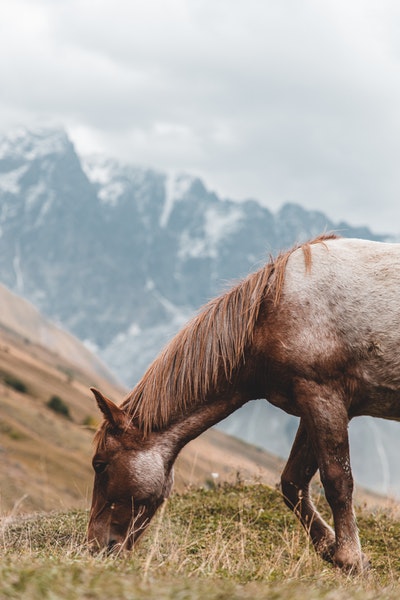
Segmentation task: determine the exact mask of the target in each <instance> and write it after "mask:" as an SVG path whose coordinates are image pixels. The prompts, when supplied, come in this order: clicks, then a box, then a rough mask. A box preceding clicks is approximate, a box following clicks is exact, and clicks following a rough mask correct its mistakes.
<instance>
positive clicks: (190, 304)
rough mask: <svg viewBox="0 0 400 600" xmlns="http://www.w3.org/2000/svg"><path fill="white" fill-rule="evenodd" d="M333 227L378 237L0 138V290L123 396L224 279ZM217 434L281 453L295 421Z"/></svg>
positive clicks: (52, 134)
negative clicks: (120, 386)
mask: <svg viewBox="0 0 400 600" xmlns="http://www.w3.org/2000/svg"><path fill="white" fill-rule="evenodd" d="M331 230H336V231H338V232H340V233H341V234H342V235H346V236H353V237H364V238H370V239H382V238H381V236H376V235H373V233H372V232H371V231H370V230H369V229H367V228H357V227H351V226H350V225H348V224H346V223H333V222H331V221H330V220H329V219H328V218H327V217H326V216H325V215H324V214H323V213H321V212H318V211H307V210H304V209H303V208H302V207H300V206H298V205H295V204H287V205H285V206H283V207H282V208H281V210H279V211H278V212H277V213H275V214H274V213H272V212H271V211H269V210H268V209H267V208H266V207H264V206H262V205H261V204H260V203H259V202H257V201H256V200H245V201H243V202H233V201H231V200H228V199H221V198H219V197H218V196H217V194H215V193H213V192H212V191H210V190H209V189H207V187H206V186H205V184H204V183H203V182H202V181H201V180H200V179H198V178H196V177H192V176H191V175H189V174H184V173H172V174H168V175H167V174H165V173H162V172H159V171H155V170H152V169H145V168H142V167H138V166H134V165H126V164H121V163H120V162H118V161H115V160H111V159H109V158H105V157H85V158H82V157H80V156H78V155H77V153H76V151H75V149H74V146H73V144H72V143H71V141H70V140H69V139H68V137H67V135H66V134H65V132H63V131H58V130H47V129H43V130H35V131H28V130H24V129H21V130H19V131H17V132H14V133H12V134H10V135H8V136H5V137H3V138H2V139H1V140H0V282H2V283H4V284H5V285H7V286H8V287H9V288H10V289H12V290H13V291H15V292H17V293H19V294H20V295H22V296H24V297H25V298H27V299H28V300H30V301H31V302H32V303H33V304H35V305H36V306H37V307H38V308H39V309H40V310H41V311H42V312H43V313H44V314H45V315H46V316H48V317H51V318H52V319H53V320H55V321H58V322H60V323H61V324H62V325H63V326H64V327H65V328H67V329H68V330H70V331H71V332H72V333H73V334H75V335H76V336H77V337H79V338H80V339H81V340H84V341H85V342H86V343H87V344H88V345H89V346H90V347H91V348H92V349H93V348H94V349H95V350H96V352H97V353H98V354H99V356H100V357H101V358H102V359H103V360H104V361H105V362H106V363H107V364H108V365H109V366H110V367H111V368H112V369H113V370H114V372H115V373H116V374H117V375H118V376H119V377H120V379H121V380H123V381H124V382H125V383H126V384H128V385H133V384H134V383H135V381H137V379H138V378H139V377H140V376H141V374H142V373H143V371H144V369H145V368H146V366H147V365H148V364H149V362H150V361H151V360H152V359H153V358H154V356H155V355H156V354H157V353H158V351H159V350H160V348H161V346H162V345H163V344H164V343H165V342H167V340H168V339H169V338H170V337H171V335H172V334H173V333H174V332H175V331H176V330H177V329H178V328H179V327H181V326H182V324H183V323H184V322H185V321H186V320H187V318H189V317H190V316H191V315H192V314H193V313H194V311H195V310H197V309H198V308H199V307H200V306H201V305H202V304H203V303H204V302H205V301H207V300H208V299H210V298H211V297H213V296H215V295H216V294H218V293H220V292H221V291H223V290H224V289H225V288H226V287H227V284H228V283H229V282H231V281H233V280H237V279H238V278H240V277H242V276H244V275H246V274H247V273H248V272H250V271H252V270H255V269H256V268H258V267H259V266H260V265H261V264H263V263H264V262H265V261H266V260H267V259H268V257H269V255H270V254H274V253H276V252H277V251H278V250H280V249H282V248H285V247H289V246H291V245H292V244H293V243H295V242H299V241H302V240H305V239H308V238H311V237H313V236H315V235H318V234H320V233H321V232H323V231H331ZM260 407H261V408H260ZM259 411H261V413H262V414H263V413H264V412H266V413H267V414H266V417H267V418H263V419H262V420H261V419H260V418H259V417H260V414H261V413H260V414H259ZM244 423H245V425H244ZM261 423H262V424H261ZM221 426H222V427H223V428H225V429H226V430H227V431H230V432H234V433H237V434H238V435H240V436H241V437H246V439H247V440H248V441H251V442H253V443H256V444H258V445H260V446H264V447H266V448H267V449H269V450H272V451H276V452H278V453H279V454H285V453H287V449H288V447H289V446H290V443H291V441H292V439H293V430H294V428H295V421H294V420H291V419H290V418H288V417H287V416H286V415H284V414H283V413H281V412H279V413H277V412H276V411H275V410H274V409H273V408H272V407H270V406H269V405H267V404H266V403H258V404H249V405H248V406H247V407H245V408H244V409H243V413H235V415H233V416H232V417H231V418H230V419H229V420H228V421H227V422H226V423H223V424H222V425H221ZM365 427H366V429H365V431H367V430H368V431H372V429H371V428H369V429H368V427H369V426H368V427H367V426H365ZM377 427H378V429H379V432H381V431H384V430H383V429H381V427H382V426H381V424H380V423H379V422H378V425H377ZM376 431H377V430H376V429H374V430H373V431H372V433H371V436H372V438H373V439H372V438H371V439H372V441H371V448H372V450H371V453H372V454H373V455H374V457H376V456H380V457H384V458H383V459H382V460H383V461H384V462H385V461H386V462H385V473H386V475H385V478H386V479H385V484H384V485H387V487H388V488H391V489H392V488H393V489H394V488H396V490H397V491H398V493H400V470H399V469H398V465H397V464H396V462H397V461H396V460H394V461H392V462H393V464H392V463H391V462H390V458H389V457H390V456H397V453H398V451H397V449H396V452H394V450H393V448H392V446H393V444H392V442H390V444H391V445H390V448H387V447H386V445H385V444H386V442H387V440H389V439H390V440H392V436H391V434H390V435H386V434H383V435H382V437H381V438H379V444H378V441H377V440H378V437H377V433H376ZM385 431H386V430H385ZM379 435H381V434H380V433H379ZM381 442H382V443H381ZM378 446H379V452H378V450H377V448H378ZM382 448H383V450H382ZM362 454H363V456H364V455H365V449H363V451H362ZM355 462H357V460H356V461H355ZM389 463H390V464H389ZM382 464H383V463H382ZM388 465H389V466H388ZM376 471H377V472H376V473H375V474H372V473H370V472H369V471H368V472H367V471H365V473H364V472H361V470H360V479H361V481H362V482H363V483H364V484H365V483H366V484H368V485H369V486H370V487H374V486H375V488H377V487H378V488H380V489H382V485H383V484H382V480H380V479H379V473H380V471H379V469H377V470H376ZM388 472H389V474H390V475H389V484H387V481H388V477H387V473H388Z"/></svg>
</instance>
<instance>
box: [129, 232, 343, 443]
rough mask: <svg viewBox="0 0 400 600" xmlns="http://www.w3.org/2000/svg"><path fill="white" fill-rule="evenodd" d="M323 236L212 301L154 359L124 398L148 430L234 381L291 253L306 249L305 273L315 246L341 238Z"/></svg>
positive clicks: (276, 295) (163, 424) (160, 426)
mask: <svg viewBox="0 0 400 600" xmlns="http://www.w3.org/2000/svg"><path fill="white" fill-rule="evenodd" d="M336 238H337V236H336V235H334V234H329V235H321V236H319V237H317V238H315V239H313V240H311V241H309V242H306V243H305V244H301V245H297V246H295V247H293V248H292V249H291V250H288V251H286V252H283V253H280V254H279V255H278V256H277V257H276V258H275V259H270V261H269V262H268V263H267V264H266V265H265V266H264V267H262V268H261V269H259V270H258V271H256V272H255V273H252V274H251V275H249V276H248V277H246V278H245V279H244V280H243V281H241V282H240V283H239V284H238V285H236V286H235V287H233V288H232V289H231V290H229V291H228V292H226V293H225V294H222V295H221V296H219V297H217V298H215V299H213V300H211V301H210V302H208V303H207V304H206V305H205V306H204V307H203V308H202V310H201V312H200V313H199V314H197V316H195V317H194V318H193V319H191V320H190V321H189V322H188V323H187V325H186V326H185V327H184V328H183V329H182V330H181V331H180V332H178V333H177V334H176V335H175V337H174V338H173V339H172V340H171V341H170V342H169V344H167V346H166V347H165V348H164V350H163V351H162V352H161V353H160V354H159V356H158V357H157V358H156V359H155V360H154V361H153V363H152V364H151V365H150V367H149V368H148V369H147V371H146V373H145V374H144V376H143V377H142V379H141V380H140V381H139V382H138V384H137V385H136V386H135V388H134V389H133V390H132V391H131V392H130V393H129V394H128V396H127V397H126V399H125V400H124V401H123V403H122V405H121V408H123V409H124V410H125V411H126V412H127V413H128V414H129V415H130V416H131V417H132V421H134V423H135V425H137V426H138V427H139V428H140V429H141V430H142V431H143V433H144V434H147V433H149V432H150V431H153V430H160V429H163V428H165V427H166V426H167V425H168V423H169V422H170V421H171V419H173V418H174V416H176V415H179V414H182V413H184V412H185V411H186V410H187V409H188V408H190V407H193V406H196V405H200V404H201V403H203V402H204V401H205V399H206V396H207V394H208V392H209V391H210V390H211V389H215V388H216V387H217V385H218V382H219V381H220V379H221V377H225V379H226V380H227V381H230V380H231V379H232V377H233V374H234V372H235V371H236V370H237V368H238V367H239V366H240V365H241V364H242V363H243V359H244V356H245V351H246V349H247V348H248V346H249V344H250V343H251V340H252V336H253V332H254V328H255V325H256V322H257V319H258V316H259V312H260V307H261V305H262V302H263V301H264V300H265V299H266V298H267V297H269V298H270V299H271V300H272V302H273V304H274V305H277V304H278V303H279V300H280V297H281V293H282V289H283V284H284V279H285V269H286V265H287V262H288V260H289V258H290V256H291V254H292V253H293V252H294V251H295V250H298V249H299V248H301V249H302V251H303V253H304V262H305V269H306V272H309V270H310V269H311V248H310V247H311V245H313V244H317V243H323V242H325V241H327V240H330V239H336Z"/></svg>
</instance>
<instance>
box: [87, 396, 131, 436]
mask: <svg viewBox="0 0 400 600" xmlns="http://www.w3.org/2000/svg"><path fill="white" fill-rule="evenodd" d="M90 390H91V391H92V392H93V395H94V397H95V398H96V402H97V405H98V407H99V409H100V410H101V412H102V413H103V415H104V418H105V419H106V420H107V421H108V422H109V423H110V424H111V425H112V426H113V427H117V428H118V429H125V428H126V427H127V426H128V425H129V417H128V415H127V414H126V413H125V412H124V411H123V410H122V409H121V408H119V407H118V406H117V405H116V404H114V402H113V401H112V400H110V399H109V398H107V397H106V396H103V394H102V393H101V392H99V390H96V388H90Z"/></svg>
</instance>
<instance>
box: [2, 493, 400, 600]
mask: <svg viewBox="0 0 400 600" xmlns="http://www.w3.org/2000/svg"><path fill="white" fill-rule="evenodd" d="M86 519H87V514H86V513H85V512H82V511H75V512H69V513H64V514H60V513H58V514H53V515H43V516H36V517H31V518H25V519H22V518H21V517H20V518H19V519H17V520H16V521H13V520H9V521H8V522H7V521H5V522H3V525H2V529H1V531H0V548H1V553H2V561H1V563H0V581H1V584H0V597H1V598H21V597H27V598H28V597H29V598H30V599H32V600H35V599H36V598H37V599H39V598H40V599H41V600H42V599H46V598H49V599H50V598H51V599H52V600H53V599H54V600H56V599H59V598H60V599H61V598H66V599H75V598H113V599H117V598H121V599H136V598H137V599H142V598H143V599H144V598H147V599H150V600H151V599H156V598H157V600H167V599H170V598H171V599H172V598H174V599H182V600H183V599H185V598H191V599H197V598H199V599H200V598H202V599H203V598H208V599H210V600H214V599H215V600H216V599H218V600H224V599H228V598H229V599H230V600H235V599H236V598H243V599H250V598H251V599H252V600H262V599H264V598H265V599H266V598H269V599H270V598H272V599H276V600H283V599H285V600H292V599H293V600H294V599H295V598H296V600H298V599H299V598H307V599H311V600H312V599H316V600H319V599H326V600H342V599H343V600H344V599H348V598H354V599H356V600H357V599H358V598H359V599H361V598H362V599H365V600H372V598H376V597H378V598H387V599H390V600H392V599H393V600H394V599H396V600H397V598H398V597H399V595H400V584H399V578H400V523H399V522H398V521H397V520H395V519H393V518H391V516H390V515H389V514H388V513H387V512H381V513H379V514H376V515H372V514H370V513H368V514H365V515H362V514H360V515H359V522H360V529H361V532H362V537H363V545H364V548H365V550H366V551H367V552H368V553H369V555H370V558H371V560H372V564H373V568H372V570H371V572H370V573H369V574H368V575H367V576H364V577H358V578H349V577H346V576H345V575H343V574H341V573H340V572H338V571H337V569H335V568H333V567H331V566H330V565H327V564H325V563H323V562H322V561H321V560H320V559H319V558H318V557H317V556H316V555H315V553H314V552H313V550H312V549H311V548H310V547H309V545H308V542H307V539H306V536H305V534H304V532H303V530H302V529H301V527H300V526H299V525H298V523H297V521H296V520H295V519H294V518H293V517H292V516H291V515H290V514H289V512H288V511H287V509H285V507H284V506H283V503H282V499H281V498H280V495H279V493H278V492H276V491H274V490H271V489H270V488H267V487H266V486H262V485H255V486H251V487H247V486H244V485H240V484H239V485H231V486H223V487H218V488H216V489H214V490H208V491H206V490H193V491H190V492H188V493H187V494H184V495H175V496H173V497H172V498H171V500H170V501H169V503H168V504H167V505H166V506H165V509H164V510H163V511H161V512H160V513H159V516H158V519H156V520H155V523H154V525H153V526H152V528H151V531H150V533H149V534H148V535H147V537H146V538H145V539H144V540H143V542H142V544H141V545H140V546H139V547H138V548H137V549H136V550H135V552H133V553H131V554H129V555H127V556H121V557H118V558H113V557H106V556H102V555H99V556H95V557H93V556H91V555H89V554H88V553H87V550H86V547H85V543H84V535H85V528H86Z"/></svg>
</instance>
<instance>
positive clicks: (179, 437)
mask: <svg viewBox="0 0 400 600" xmlns="http://www.w3.org/2000/svg"><path fill="white" fill-rule="evenodd" d="M247 400H248V398H244V397H243V396H241V395H240V394H238V393H234V394H232V395H230V396H229V397H227V396H223V397H221V398H218V399H217V400H215V399H214V400H213V401H212V402H208V403H206V404H203V405H201V406H197V407H196V408H195V409H194V410H193V411H192V412H190V413H187V414H185V415H183V416H182V417H181V418H180V419H179V420H178V421H175V422H174V423H171V424H170V425H169V426H168V427H167V428H166V429H165V430H163V431H162V432H160V438H161V441H162V443H163V444H165V445H166V446H167V447H168V448H169V452H170V454H171V456H172V458H173V460H175V458H176V457H177V456H178V454H179V452H180V451H181V450H182V448H183V447H184V446H185V445H186V444H187V443H188V442H190V441H191V440H193V439H194V438H196V437H198V436H199V435H200V434H202V433H203V432H204V431H206V430H207V429H209V428H210V427H212V426H213V425H215V424H216V423H219V421H222V419H225V418H226V417H228V416H229V415H230V414H231V413H233V412H234V411H235V410H236V409H238V408H240V406H242V405H243V404H244V403H245V402H247Z"/></svg>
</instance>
